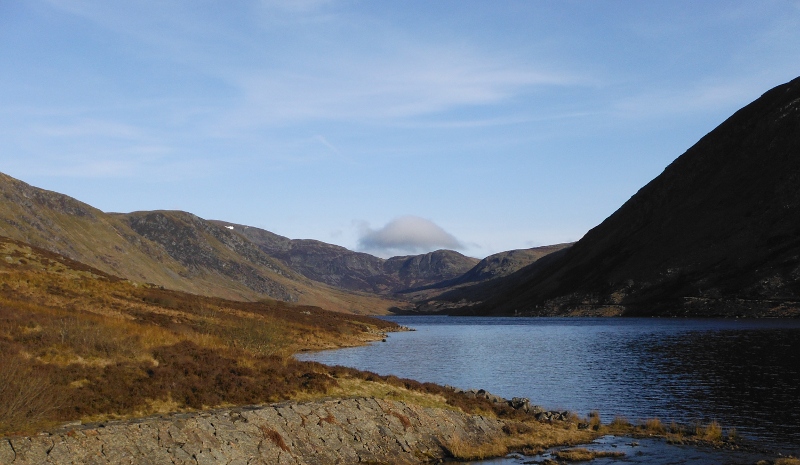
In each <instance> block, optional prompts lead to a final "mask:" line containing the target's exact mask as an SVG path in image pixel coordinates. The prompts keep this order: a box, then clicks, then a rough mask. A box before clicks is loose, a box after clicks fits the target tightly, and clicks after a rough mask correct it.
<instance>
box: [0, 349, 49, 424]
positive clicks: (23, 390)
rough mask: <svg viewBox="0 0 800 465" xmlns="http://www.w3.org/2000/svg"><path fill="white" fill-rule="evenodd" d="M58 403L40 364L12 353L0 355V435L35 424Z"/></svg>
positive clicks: (45, 417)
mask: <svg viewBox="0 0 800 465" xmlns="http://www.w3.org/2000/svg"><path fill="white" fill-rule="evenodd" d="M61 403H62V399H61V397H60V396H59V394H58V392H57V390H56V389H55V387H54V386H53V383H52V381H51V380H50V378H49V376H48V375H47V373H45V372H44V369H43V367H41V366H39V365H38V364H36V363H34V362H32V361H28V360H24V359H22V357H19V356H16V355H7V354H3V356H2V358H0V434H3V433H9V432H15V431H16V432H25V431H29V430H31V429H32V428H35V427H36V426H39V425H40V424H41V423H42V422H43V421H44V420H45V419H47V418H48V414H50V413H51V412H52V411H54V410H55V409H57V408H58V407H59V406H60V405H61Z"/></svg>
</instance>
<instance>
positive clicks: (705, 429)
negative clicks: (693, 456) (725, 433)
mask: <svg viewBox="0 0 800 465" xmlns="http://www.w3.org/2000/svg"><path fill="white" fill-rule="evenodd" d="M694 434H695V438H697V439H699V440H701V441H708V442H720V441H722V427H721V426H720V425H719V423H717V422H716V421H712V422H711V423H709V424H708V425H705V426H703V425H697V426H696V427H695V432H694Z"/></svg>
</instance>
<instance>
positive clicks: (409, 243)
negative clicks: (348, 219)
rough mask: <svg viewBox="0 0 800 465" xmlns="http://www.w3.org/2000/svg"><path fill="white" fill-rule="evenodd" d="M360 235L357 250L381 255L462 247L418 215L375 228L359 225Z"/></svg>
mask: <svg viewBox="0 0 800 465" xmlns="http://www.w3.org/2000/svg"><path fill="white" fill-rule="evenodd" d="M360 236H361V237H360V238H359V240H358V244H359V249H360V250H362V251H365V252H369V253H374V254H376V255H378V256H383V257H388V256H392V255H400V254H418V253H426V252H430V251H433V250H436V249H442V248H444V249H463V248H464V244H462V243H461V242H460V241H459V240H458V239H456V238H455V236H453V235H452V234H450V233H448V232H447V231H445V230H444V229H442V228H441V227H440V226H438V225H437V224H435V223H434V222H432V221H430V220H426V219H424V218H420V217H418V216H401V217H399V218H396V219H394V220H392V221H390V222H389V223H387V224H386V225H385V226H384V227H382V228H380V229H377V230H376V229H371V228H370V227H369V226H367V225H366V224H362V225H361V234H360Z"/></svg>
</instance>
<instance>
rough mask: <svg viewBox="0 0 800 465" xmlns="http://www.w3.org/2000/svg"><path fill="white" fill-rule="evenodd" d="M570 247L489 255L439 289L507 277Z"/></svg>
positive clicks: (536, 248)
mask: <svg viewBox="0 0 800 465" xmlns="http://www.w3.org/2000/svg"><path fill="white" fill-rule="evenodd" d="M570 246H572V243H565V244H555V245H546V246H542V247H534V248H531V249H516V250H509V251H507V252H500V253H496V254H494V255H489V256H488V257H486V258H484V259H483V260H481V261H480V262H479V263H478V264H477V265H475V267H474V268H472V269H471V270H469V271H468V272H466V273H464V274H463V275H461V276H459V277H458V278H456V279H453V280H450V281H445V282H442V283H440V284H439V287H444V286H455V285H460V284H468V283H479V282H483V281H489V280H492V279H495V278H502V277H503V276H508V275H510V274H512V273H515V272H517V271H519V270H520V269H522V268H524V267H526V266H528V265H530V264H531V263H533V262H535V261H537V260H539V259H540V258H542V257H544V256H546V255H550V254H551V253H553V252H558V251H559V250H562V249H566V248H568V247H570Z"/></svg>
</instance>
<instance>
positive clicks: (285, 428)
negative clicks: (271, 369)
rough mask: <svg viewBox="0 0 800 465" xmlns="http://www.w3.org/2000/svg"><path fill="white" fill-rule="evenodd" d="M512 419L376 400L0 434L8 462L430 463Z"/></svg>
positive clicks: (484, 438) (493, 434) (0, 459)
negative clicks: (31, 433) (456, 443)
mask: <svg viewBox="0 0 800 465" xmlns="http://www.w3.org/2000/svg"><path fill="white" fill-rule="evenodd" d="M503 426H504V423H503V422H502V421H499V420H495V419H490V418H486V417H482V416H477V415H469V414H465V413H461V412H457V411H453V410H446V409H432V408H423V407H419V406H416V405H411V404H407V403H403V402H397V401H389V400H380V399H372V398H353V399H331V400H321V401H313V402H304V403H298V402H285V403H280V404H274V405H267V406H252V407H237V408H229V409H218V410H213V411H205V412H197V413H180V414H172V415H167V416H159V417H149V418H143V419H137V420H129V421H116V422H108V423H104V424H87V425H75V426H74V427H72V428H70V427H67V428H62V429H61V430H59V431H54V432H50V433H42V434H39V435H37V436H33V437H11V438H2V439H0V463H2V464H9V465H10V464H14V465H23V464H24V465H27V464H53V465H56V464H58V465H60V464H72V463H81V464H143V463H152V464H163V463H171V464H193V465H202V464H230V465H235V464H241V465H245V464H247V465H249V464H322V465H324V464H335V463H357V462H366V463H393V464H394V463H409V464H410V463H425V462H435V461H438V460H440V459H443V458H445V457H447V456H448V455H449V449H448V447H449V445H450V444H452V443H453V442H454V441H463V442H467V443H471V444H481V443H484V442H488V441H491V440H492V439H493V438H498V437H502V436H503V435H504V432H503Z"/></svg>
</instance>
